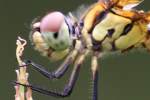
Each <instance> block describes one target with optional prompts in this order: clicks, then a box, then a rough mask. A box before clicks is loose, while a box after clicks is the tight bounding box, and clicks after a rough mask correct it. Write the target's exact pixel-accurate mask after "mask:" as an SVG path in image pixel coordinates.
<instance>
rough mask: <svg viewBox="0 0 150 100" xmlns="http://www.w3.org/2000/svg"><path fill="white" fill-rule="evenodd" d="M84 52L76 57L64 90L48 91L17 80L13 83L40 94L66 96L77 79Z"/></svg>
mask: <svg viewBox="0 0 150 100" xmlns="http://www.w3.org/2000/svg"><path fill="white" fill-rule="evenodd" d="M86 54H87V52H84V53H83V54H81V55H79V57H78V58H77V59H76V61H75V65H74V68H73V71H72V73H71V76H70V79H69V81H68V84H66V86H65V87H64V90H63V91H62V92H60V93H58V92H54V91H50V90H47V89H43V88H41V87H38V86H34V85H32V84H29V85H26V84H21V83H19V82H15V84H19V85H22V86H25V87H30V88H31V89H32V90H34V91H37V92H40V93H42V94H46V95H50V96H54V97H67V96H69V95H70V94H71V93H72V90H73V88H74V86H75V83H76V81H77V78H78V76H79V71H80V67H81V64H82V63H83V61H84V58H85V56H86Z"/></svg>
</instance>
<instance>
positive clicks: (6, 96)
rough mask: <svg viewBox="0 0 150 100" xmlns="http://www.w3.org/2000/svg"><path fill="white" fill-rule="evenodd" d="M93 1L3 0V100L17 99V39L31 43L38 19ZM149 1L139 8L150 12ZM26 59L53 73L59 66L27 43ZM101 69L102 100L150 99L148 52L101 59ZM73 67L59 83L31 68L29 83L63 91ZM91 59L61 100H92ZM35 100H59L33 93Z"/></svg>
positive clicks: (0, 84) (0, 75) (0, 16)
mask: <svg viewBox="0 0 150 100" xmlns="http://www.w3.org/2000/svg"><path fill="white" fill-rule="evenodd" d="M92 2H94V0H0V45H1V46H0V100H14V94H15V91H14V88H13V85H12V84H11V81H13V80H16V74H15V69H16V68H17V63H16V58H15V49H16V44H15V42H16V39H17V36H21V37H23V38H25V39H27V40H28V35H29V32H30V23H31V22H32V20H33V19H34V18H36V17H39V16H43V15H44V14H46V13H48V12H50V11H54V10H60V11H62V12H63V13H65V14H67V12H69V11H75V10H76V8H77V7H79V6H80V5H82V4H91V3H92ZM149 4H150V2H149V0H145V1H144V2H143V3H142V4H141V6H139V8H141V9H144V10H148V8H149V9H150V6H149ZM24 56H25V57H24V58H28V59H32V60H33V61H35V62H37V63H39V64H42V65H45V66H46V68H47V69H49V70H50V71H51V70H54V69H56V68H57V67H58V65H59V63H57V64H56V62H50V61H49V60H47V59H46V58H44V57H42V56H40V55H39V53H38V52H36V51H34V50H33V49H32V47H31V45H30V43H28V46H27V48H26V50H25V55H24ZM99 64H100V67H101V69H100V68H99V71H100V75H99V76H100V78H99V91H100V92H99V97H100V98H99V100H149V99H150V54H149V53H147V52H146V51H142V52H141V51H134V52H130V53H125V54H115V55H110V56H107V57H104V58H103V59H101V60H99ZM71 69H72V68H70V69H69V70H68V71H67V73H66V74H65V76H64V77H63V78H61V79H60V80H47V79H46V78H44V77H43V76H41V75H40V74H39V73H37V72H35V71H33V70H32V69H31V68H29V73H30V83H34V84H40V85H41V86H43V87H48V88H49V89H52V90H55V89H57V90H62V89H63V86H64V85H65V83H66V82H67V79H68V78H69V75H70V72H71ZM90 80H91V73H90V59H87V60H86V62H85V63H84V65H83V66H82V68H81V71H80V77H79V79H78V81H77V84H76V86H75V88H74V91H73V93H72V95H71V96H70V97H68V98H64V99H59V100H77V99H78V100H91V99H90V98H91V81H90ZM33 97H34V100H58V98H57V99H56V98H54V97H51V96H45V95H42V94H39V93H37V92H33Z"/></svg>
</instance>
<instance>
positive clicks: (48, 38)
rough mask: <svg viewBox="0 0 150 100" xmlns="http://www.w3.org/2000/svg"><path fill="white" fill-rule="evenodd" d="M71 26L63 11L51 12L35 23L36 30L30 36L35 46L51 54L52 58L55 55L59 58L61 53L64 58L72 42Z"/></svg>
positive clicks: (34, 28) (47, 54)
mask: <svg viewBox="0 0 150 100" xmlns="http://www.w3.org/2000/svg"><path fill="white" fill-rule="evenodd" d="M69 28H70V27H69V26H68V23H67V21H66V19H65V16H64V15H63V14H62V13H60V12H52V13H49V14H47V15H46V16H44V17H43V18H42V19H41V21H40V22H36V23H34V24H33V30H34V32H33V33H32V34H31V36H30V37H31V41H32V42H33V44H34V45H35V48H36V49H37V50H38V51H40V52H42V53H43V54H44V55H46V56H51V58H54V56H55V58H58V57H56V56H57V55H59V56H60V57H59V58H62V57H64V56H65V55H66V54H67V52H68V48H69V47H70V46H71V44H72V39H71V36H70V33H69V32H70V31H69ZM52 55H53V56H52ZM61 56H62V57H61ZM49 58H50V57H49Z"/></svg>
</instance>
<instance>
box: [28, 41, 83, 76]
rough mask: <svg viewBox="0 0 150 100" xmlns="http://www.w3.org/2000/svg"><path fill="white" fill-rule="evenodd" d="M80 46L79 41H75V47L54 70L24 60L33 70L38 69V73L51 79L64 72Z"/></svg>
mask: <svg viewBox="0 0 150 100" xmlns="http://www.w3.org/2000/svg"><path fill="white" fill-rule="evenodd" d="M80 46H81V42H79V41H78V42H77V43H76V46H75V49H74V50H73V51H72V52H71V53H70V54H69V55H68V56H67V58H66V59H65V61H64V62H63V63H62V64H61V65H60V67H58V69H57V70H56V71H53V72H49V71H48V70H46V69H45V67H43V66H41V65H39V64H36V63H34V62H33V61H30V60H28V61H26V64H27V65H31V66H32V67H33V68H34V70H36V71H38V72H39V73H41V74H42V75H43V76H45V77H47V78H49V79H53V78H60V77H61V76H63V75H64V73H65V72H66V71H67V69H68V67H69V65H70V64H71V63H72V62H73V61H74V59H75V58H76V56H77V54H78V52H79V49H80Z"/></svg>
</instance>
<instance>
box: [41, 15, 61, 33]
mask: <svg viewBox="0 0 150 100" xmlns="http://www.w3.org/2000/svg"><path fill="white" fill-rule="evenodd" d="M63 22H64V15H63V14H62V13H60V12H52V13H49V14H47V15H46V16H45V17H43V18H42V20H41V24H40V29H41V32H58V31H59V29H60V28H61V25H62V23H63Z"/></svg>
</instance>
